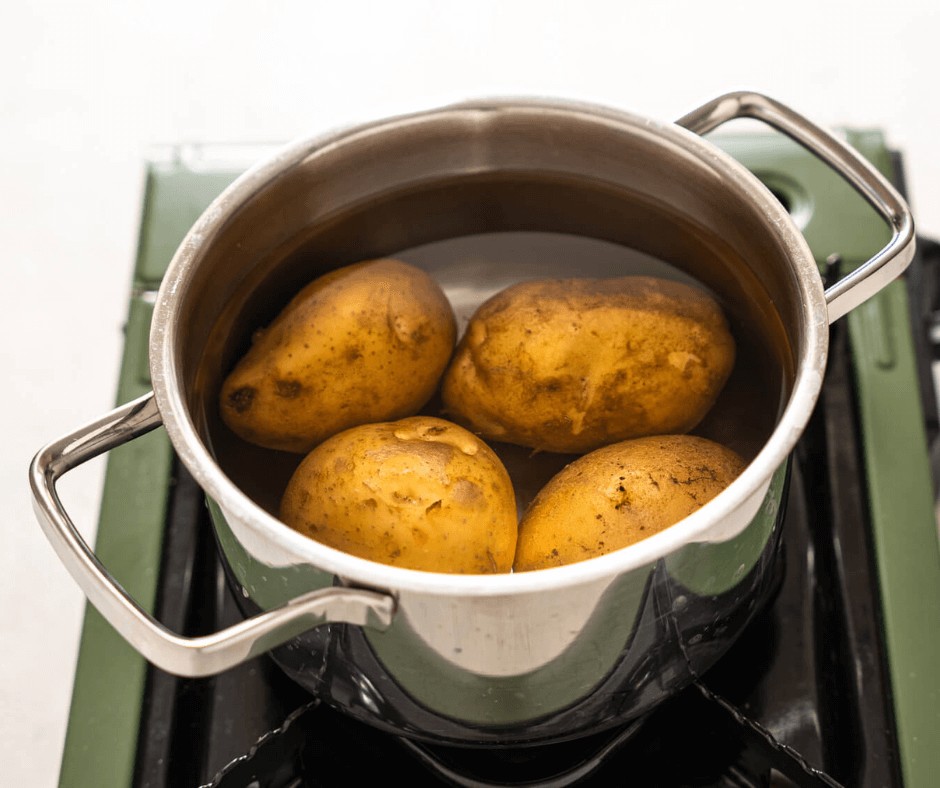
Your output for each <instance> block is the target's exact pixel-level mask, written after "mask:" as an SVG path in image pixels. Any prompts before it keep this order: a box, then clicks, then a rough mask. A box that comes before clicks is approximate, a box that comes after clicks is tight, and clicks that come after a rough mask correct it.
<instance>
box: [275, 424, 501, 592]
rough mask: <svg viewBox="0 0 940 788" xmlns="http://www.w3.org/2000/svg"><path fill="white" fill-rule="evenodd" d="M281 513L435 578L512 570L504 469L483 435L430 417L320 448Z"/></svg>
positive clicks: (352, 547)
mask: <svg viewBox="0 0 940 788" xmlns="http://www.w3.org/2000/svg"><path fill="white" fill-rule="evenodd" d="M280 515H281V519H282V520H283V521H284V522H285V523H287V525H289V526H290V527H291V528H293V529H295V530H297V531H299V532H300V533H302V534H305V535H306V536H309V537H310V538H312V539H316V540H317V541H319V542H322V543H323V544H326V545H329V546H330V547H335V548H336V549H338V550H343V551H345V552H347V553H352V554H353V555H356V556H359V557H360V558H367V559H369V560H372V561H379V562H381V563H385V564H391V565H392V566H400V567H405V568H408V569H421V570H424V571H428V572H453V573H462V574H490V573H494V572H508V571H509V570H510V568H511V567H512V560H513V555H514V553H515V548H516V534H517V514H516V502H515V496H514V495H513V489H512V483H511V482H510V480H509V475H508V474H507V473H506V469H505V468H504V467H503V465H502V463H501V462H500V461H499V459H498V458H497V457H496V455H495V454H494V453H493V451H492V450H491V449H490V448H489V447H488V446H487V445H486V444H485V443H483V441H481V440H480V439H479V438H477V437H476V436H475V435H473V434H472V433H470V432H467V430H465V429H463V428H462V427H459V426H457V425H456V424H452V423H451V422H449V421H445V420H443V419H437V418H433V417H430V416H414V417H411V418H407V419H402V420H400V421H396V422H390V423H383V424H366V425H362V426H359V427H353V428H352V429H349V430H346V431H345V432H341V433H340V434H338V435H335V436H334V437H332V438H330V439H329V440H327V441H325V442H324V443H322V444H320V445H319V446H318V447H317V448H316V449H314V450H313V451H312V452H311V453H310V454H309V455H307V457H306V458H305V459H304V460H303V462H302V463H301V464H300V466H299V467H298V468H297V470H296V472H295V473H294V475H293V477H292V478H291V480H290V482H289V483H288V485H287V489H286V491H285V493H284V498H283V500H282V502H281V512H280Z"/></svg>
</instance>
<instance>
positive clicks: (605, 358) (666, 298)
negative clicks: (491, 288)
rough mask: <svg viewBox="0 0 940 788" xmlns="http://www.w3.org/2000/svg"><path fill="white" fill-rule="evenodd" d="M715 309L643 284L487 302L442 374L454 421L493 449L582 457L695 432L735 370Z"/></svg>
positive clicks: (598, 285)
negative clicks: (612, 446)
mask: <svg viewBox="0 0 940 788" xmlns="http://www.w3.org/2000/svg"><path fill="white" fill-rule="evenodd" d="M734 356H735V345H734V339H733V338H732V336H731V333H730V331H729V329H728V324H727V321H726V320H725V316H724V314H723V313H722V311H721V308H720V307H719V305H718V304H717V302H716V301H715V300H714V299H713V298H712V297H711V296H709V295H708V294H707V293H705V292H704V291H702V290H699V289H698V288H695V287H691V286H689V285H686V284H682V283H679V282H673V281H669V280H664V279H656V278H652V277H645V276H629V277H620V278H616V279H567V280H539V281H527V282H522V283H520V284H517V285H514V286H512V287H509V288H507V289H505V290H503V291H501V292H499V293H497V294H496V295H495V296H493V297H492V298H491V299H489V300H488V301H486V302H485V303H484V304H483V305H481V306H480V308H479V309H478V310H477V311H476V313H475V314H474V315H473V317H472V318H471V320H470V324H469V326H468V328H467V332H466V334H465V335H464V337H463V339H462V340H461V341H460V344H459V346H458V348H457V352H456V353H455V355H454V358H453V360H452V361H451V364H450V366H449V367H448V369H447V372H446V373H445V376H444V383H443V398H444V406H445V413H446V414H447V416H448V417H449V418H453V419H454V420H455V421H457V422H458V423H460V424H463V425H464V426H466V427H468V428H469V429H471V430H473V431H474V432H477V433H479V434H481V435H483V436H484V437H486V438H490V439H492V440H497V441H504V442H507V443H514V444H518V445H521V446H529V447H531V448H534V449H540V450H544V451H553V452H571V453H581V452H586V451H591V450H592V449H595V448H598V447H599V446H603V445H606V444H608V443H614V442H616V441H620V440H624V439H627V438H634V437H639V436H642V435H659V434H666V433H682V432H687V431H688V430H691V429H692V428H693V427H694V426H695V425H696V424H698V422H699V421H700V420H701V419H702V417H703V416H704V415H705V414H706V413H707V412H708V410H709V409H710V408H711V406H712V405H713V404H714V402H715V399H716V398H717V396H718V393H719V392H720V391H721V388H722V386H724V384H725V381H726V380H727V378H728V376H729V374H730V372H731V368H732V366H733V365H734Z"/></svg>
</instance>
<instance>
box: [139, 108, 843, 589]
mask: <svg viewBox="0 0 940 788" xmlns="http://www.w3.org/2000/svg"><path fill="white" fill-rule="evenodd" d="M528 110H534V111H543V112H544V111H547V112H553V113H563V114H568V115H576V116H582V117H583V118H584V119H585V120H586V121H592V122H604V123H607V124H611V125H614V126H621V127H623V128H624V130H627V131H629V130H630V129H635V128H645V129H647V130H652V131H654V132H656V133H657V134H658V135H661V136H662V137H663V138H664V139H665V140H667V141H669V142H671V143H673V144H675V145H677V146H679V147H680V148H682V149H683V150H684V151H685V152H686V153H688V154H691V155H693V156H695V157H697V158H698V159H700V160H702V161H705V162H707V163H708V164H709V165H710V166H711V167H712V168H713V169H715V170H717V171H718V173H719V175H720V176H721V177H722V178H723V179H724V180H725V181H726V182H728V183H729V185H730V187H731V188H734V189H737V190H740V191H741V192H743V193H744V194H745V195H746V197H747V198H748V199H749V201H750V202H751V204H752V205H753V207H754V209H755V210H756V211H759V212H761V213H763V214H764V215H766V216H768V217H769V218H770V219H771V222H770V224H771V225H772V227H773V232H775V233H776V234H777V236H778V240H779V241H780V242H781V243H782V246H783V248H785V249H786V250H787V254H788V256H789V259H790V262H791V265H792V266H793V269H794V273H795V274H796V277H795V279H796V281H797V283H798V288H799V294H800V304H801V309H802V312H803V318H804V319H803V329H804V332H805V342H804V345H803V350H802V352H801V353H800V355H799V357H798V358H796V359H795V365H794V368H795V379H794V385H793V389H792V392H791V394H790V397H789V400H788V402H787V404H786V406H785V408H784V410H783V413H782V414H781V417H780V419H779V421H778V423H777V425H776V427H775V428H774V430H773V432H772V434H771V436H770V438H769V439H768V440H767V442H766V443H765V444H764V446H763V448H762V449H761V450H760V451H759V452H758V454H757V456H756V457H755V458H754V459H753V460H752V461H751V462H750V463H749V464H748V466H747V467H746V468H745V470H744V471H743V472H742V473H741V475H740V476H739V477H738V478H737V479H735V481H734V482H732V483H731V484H730V485H729V486H728V487H727V488H725V490H723V491H722V492H721V493H720V494H719V495H717V496H716V497H715V498H713V499H712V500H711V501H709V502H708V503H707V504H706V505H705V506H703V507H702V508H701V509H699V510H697V511H696V512H693V513H692V514H691V515H689V516H688V517H686V518H685V519H684V520H682V521H680V522H679V523H676V524H675V525H673V526H671V527H669V528H667V529H665V530H663V531H661V532H659V533H658V534H655V535H653V536H650V537H647V538H646V539H644V540H642V541H640V542H637V543H635V544H633V545H630V546H628V547H625V548H621V549H620V550H616V551H614V552H611V553H609V554H607V555H603V556H598V557H596V558H591V559H588V560H586V561H581V562H578V563H574V564H568V565H565V566H560V567H552V568H549V569H540V570H535V571H529V572H521V573H510V574H502V575H456V574H446V573H437V572H425V571H419V570H414V569H403V568H400V567H394V566H389V565H386V564H381V563H377V562H374V561H369V560H367V559H364V558H359V557H356V556H353V555H350V554H348V553H344V552H342V551H340V550H336V549H334V548H331V547H328V546H326V545H324V544H321V543H319V542H316V541H314V540H312V539H309V538H307V537H305V536H303V535H301V534H299V533H297V532H295V531H293V530H292V529H290V528H289V527H288V526H286V525H284V524H283V523H281V522H280V520H278V519H277V518H276V517H274V516H273V515H271V514H269V513H268V512H266V511H265V510H264V509H262V508H261V507H260V506H259V505H258V504H256V503H255V502H254V501H253V500H252V499H250V498H249V497H248V496H247V495H246V494H245V493H243V492H242V491H241V490H240V489H239V488H238V487H237V486H236V485H235V484H234V483H233V482H232V481H231V480H230V479H229V478H228V477H227V476H226V475H225V474H224V473H223V471H222V469H221V468H220V467H219V465H218V464H217V462H216V461H215V459H214V458H213V456H212V454H211V453H210V451H209V450H208V448H207V447H206V446H205V445H204V443H203V441H202V440H201V438H200V437H199V435H198V433H197V431H196V428H195V425H194V423H193V421H192V419H191V418H190V415H189V412H188V409H187V407H186V405H185V403H184V402H183V397H182V392H181V390H180V387H179V386H177V385H175V383H174V381H175V380H176V379H177V377H178V365H177V360H176V355H175V353H174V346H175V345H176V341H177V339H176V327H177V326H178V325H179V319H178V310H179V303H180V300H181V299H180V293H182V292H185V289H186V287H187V286H188V283H189V280H190V277H191V275H192V271H193V270H194V267H195V266H196V265H197V263H198V257H199V254H200V250H201V249H202V248H203V247H204V245H206V244H209V243H212V240H213V238H214V237H215V236H216V235H217V234H218V232H219V230H220V229H221V228H222V227H223V225H224V224H225V223H226V222H227V221H228V220H229V219H230V218H231V217H232V216H233V214H234V213H235V212H236V211H237V210H238V209H239V208H240V207H241V206H242V204H243V203H244V202H245V201H247V200H248V199H250V198H251V197H252V196H253V195H254V194H256V193H257V192H259V191H261V190H262V189H263V188H265V187H266V186H267V185H268V184H269V183H270V182H271V181H273V180H274V179H276V178H277V177H278V176H279V174H281V173H282V172H284V171H286V170H288V169H290V168H291V167H293V166H295V165H298V164H299V163H301V162H302V161H303V160H305V159H306V158H307V157H308V156H310V155H312V154H313V153H315V152H317V151H320V150H322V149H324V148H326V147H328V146H331V145H335V144H339V143H341V142H342V141H343V140H346V139H350V138H353V137H359V136H362V135H371V134H374V133H380V132H381V131H382V130H383V129H386V128H389V127H392V126H395V125H398V124H403V123H408V122H411V121H413V120H416V119H420V118H424V117H430V116H433V115H441V114H448V113H454V112H501V111H528ZM828 327H829V319H828V312H827V305H826V300H825V296H824V292H823V284H822V279H821V277H820V276H819V271H818V269H817V267H816V263H815V260H814V258H813V254H812V252H811V251H810V249H809V246H808V244H807V243H806V240H805V239H804V237H803V235H802V234H801V233H800V231H799V230H798V229H797V227H796V225H795V224H794V222H793V221H792V218H791V216H790V214H789V213H788V212H787V211H786V209H785V208H784V207H783V206H782V205H781V204H780V202H779V201H778V200H777V199H776V198H775V197H774V196H773V195H772V194H771V193H770V191H769V190H768V189H767V188H766V187H765V186H764V185H763V184H762V183H761V182H760V180H758V178H757V177H756V176H754V175H753V174H752V173H751V172H750V171H749V170H747V169H746V168H745V167H744V166H743V165H742V164H740V163H739V162H738V161H736V160H735V159H734V158H732V157H731V156H730V155H728V154H726V153H725V152H724V151H722V150H721V149H719V148H718V147H717V146H715V145H713V144H711V143H709V142H707V141H706V140H705V139H703V138H702V137H700V136H699V135H697V134H694V133H693V132H690V131H688V130H686V129H684V128H682V127H681V126H678V125H676V124H673V123H664V122H660V121H655V120H651V119H648V118H645V117H642V116H638V115H634V114H632V113H628V112H624V111H620V110H614V109H611V108H609V107H605V106H600V105H595V104H592V103H585V102H580V101H570V100H563V99H544V98H496V99H484V100H473V101H466V102H461V103H459V104H450V105H447V106H443V107H436V108H431V109H426V110H420V111H417V112H411V113H408V114H404V115H398V116H395V117H391V118H387V119H381V120H377V121H372V122H369V123H365V124H359V125H355V126H352V127H348V128H344V129H340V130H334V131H330V132H326V133H323V134H319V135H316V136H313V137H305V138H301V139H299V140H296V141H294V142H293V143H290V144H289V145H287V146H285V147H284V148H282V149H280V150H279V151H277V152H276V153H275V154H274V155H272V156H271V157H269V158H268V159H266V160H264V161H261V162H259V163H258V164H256V165H255V166H253V167H252V168H250V169H249V170H248V171H246V172H245V173H244V174H243V175H241V176H240V177H239V178H238V179H236V180H235V181H234V182H233V183H232V184H231V185H230V186H229V187H228V188H227V189H226V190H225V191H224V192H222V194H221V195H219V197H217V198H216V199H215V200H214V201H213V202H212V204H211V205H210V206H209V207H208V208H207V209H206V211H205V212H204V213H203V214H202V216H201V217H200V218H199V220H198V221H197V222H196V223H195V224H194V225H193V227H192V228H191V229H190V231H189V232H188V233H187V235H186V237H185V238H184V239H183V241H182V243H181V245H180V247H179V248H178V250H177V252H176V254H175V255H174V257H173V259H172V261H171V262H170V265H169V267H168V269H167V272H166V275H165V277H164V279H163V282H162V284H161V286H160V289H159V292H158V294H157V299H156V303H155V306H154V316H153V322H152V326H151V334H150V367H151V380H152V384H153V389H154V395H155V397H156V402H157V407H158V409H159V411H160V414H161V416H162V418H163V422H164V426H165V428H166V431H167V433H168V435H169V438H170V441H171V443H172V445H173V447H174V449H175V450H176V452H177V454H178V456H179V458H180V460H181V461H182V462H183V464H184V465H185V466H186V468H187V469H188V470H189V472H190V473H191V474H192V475H193V477H194V478H195V480H196V481H197V483H198V484H199V486H200V487H201V488H202V489H203V490H204V492H205V493H206V494H207V495H208V496H210V497H211V498H212V499H213V500H215V501H216V502H217V503H218V504H219V505H220V507H221V508H222V510H223V511H224V513H225V515H226V517H227V518H232V517H235V518H237V519H238V521H239V522H240V523H242V524H244V525H246V526H247V527H249V528H250V529H251V530H253V531H255V532H257V534H259V535H260V536H262V537H263V538H265V539H268V540H271V541H272V542H273V543H274V544H275V545H276V546H278V547H280V548H281V549H282V550H283V551H284V552H285V553H286V554H288V555H290V556H291V557H292V559H293V563H295V564H309V565H312V566H315V567H317V568H318V569H321V570H326V571H329V572H332V573H334V574H335V575H338V576H339V577H342V578H343V579H345V580H346V581H348V582H350V583H353V584H360V585H364V586H368V587H373V588H383V589H390V590H393V591H396V592H397V591H407V592H416V593H430V594H437V595H450V596H460V595H467V594H470V595H474V596H504V595H517V594H529V593H539V592H543V591H546V590H551V589H558V588H562V587H572V586H576V585H581V584H585V583H591V582H597V581H603V580H606V579H610V578H613V577H615V576H617V575H619V574H621V573H624V572H629V571H631V570H634V569H637V568H639V567H642V566H645V565H648V564H651V563H653V562H654V561H656V560H657V559H660V558H663V557H664V556H667V555H670V554H672V553H674V552H676V551H677V550H679V549H680V548H682V547H685V546H686V545H689V544H691V543H696V542H712V541H724V539H723V538H721V534H720V531H721V528H720V526H721V523H722V521H723V520H724V519H725V518H727V517H729V516H730V515H731V514H732V513H733V512H735V510H737V509H738V508H739V507H741V506H743V505H744V504H745V503H746V502H747V501H748V500H749V499H752V498H753V496H755V494H756V493H760V494H761V495H763V492H764V491H765V490H766V486H767V485H768V484H769V482H770V479H771V477H772V476H773V474H774V473H775V472H776V470H777V469H778V468H779V467H780V466H781V465H783V464H784V463H785V462H786V461H787V459H788V457H789V455H790V453H791V451H792V450H793V448H794V447H795V445H796V443H797V441H798V440H799V438H800V436H801V435H802V433H803V431H804V429H805V427H806V424H807V422H808V420H809V417H810V415H811V413H812V411H813V409H814V407H815V404H816V400H817V399H818V396H819V392H820V390H821V387H822V381H823V377H824V373H825V368H826V358H827V353H828V342H829V334H828ZM714 532H718V533H717V534H716V533H714ZM725 538H727V537H725Z"/></svg>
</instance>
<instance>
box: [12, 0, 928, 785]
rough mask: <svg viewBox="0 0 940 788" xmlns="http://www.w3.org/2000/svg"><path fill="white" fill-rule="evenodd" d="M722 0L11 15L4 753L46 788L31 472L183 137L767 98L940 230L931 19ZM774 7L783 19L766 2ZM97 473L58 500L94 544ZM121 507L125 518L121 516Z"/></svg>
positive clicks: (59, 687)
mask: <svg viewBox="0 0 940 788" xmlns="http://www.w3.org/2000/svg"><path fill="white" fill-rule="evenodd" d="M763 8H764V7H763V6H761V4H749V3H731V2H713V3H707V4H703V3H691V2H688V3H687V2H678V3H670V4H652V3H651V4H648V5H647V6H646V7H642V8H640V7H634V6H633V4H627V3H615V2H584V3H580V4H577V5H575V4H565V3H555V2H540V3H536V2H515V3H507V2H502V3H495V2H476V3H473V4H443V3H432V2H423V3H420V2H399V3H396V4H393V5H392V4H389V5H381V6H380V5H379V4H377V3H376V4H366V3H359V4H355V3H351V4H327V3H300V2H281V3H272V4H266V5H264V6H262V5H257V4H250V3H222V2H218V1H215V2H207V3H201V4H191V3H185V4H184V3H182V2H179V0H172V2H165V3H162V4H160V6H159V8H157V7H155V6H148V7H147V8H146V9H144V10H141V11H140V12H136V13H135V12H134V11H132V10H131V9H130V7H129V6H128V5H126V4H116V3H114V4H112V3H105V2H102V1H101V0H90V1H89V2H86V3H83V4H81V5H72V4H68V3H65V2H37V3H30V4H20V5H18V6H16V7H14V8H7V9H5V11H4V12H3V14H2V16H3V20H2V23H0V30H2V33H0V75H2V76H0V106H2V110H3V111H2V120H0V204H2V210H0V244H2V245H0V248H2V249H3V255H4V264H5V265H4V273H5V276H4V279H5V281H4V285H3V287H0V298H2V308H0V321H2V337H3V345H2V347H3V366H4V368H5V369H6V370H7V371H6V376H5V378H4V385H3V389H2V395H0V396H2V407H0V414H2V415H0V417H2V419H3V424H2V430H3V431H2V434H3V435H4V436H5V437H6V439H7V441H8V445H7V449H6V450H5V451H4V452H3V454H2V473H0V485H2V494H3V497H4V499H5V500H7V501H8V502H9V503H10V505H11V509H10V510H9V514H8V516H7V517H5V518H4V521H3V525H2V528H3V537H4V538H3V549H2V550H0V577H2V581H0V638H2V645H3V654H4V659H3V664H4V670H3V674H2V675H3V678H2V679H0V758H2V761H3V762H4V764H5V766H4V769H3V774H4V782H5V784H8V785H32V786H50V785H55V784H56V781H57V777H58V769H59V759H60V756H61V749H62V743H63V737H64V732H65V724H66V719H67V714H68V707H69V700H70V694H71V683H72V677H73V671H74V666H75V656H76V653H77V644H78V637H79V633H80V626H81V615H82V610H83V604H84V603H83V598H82V595H81V593H80V592H79V591H78V590H77V588H76V586H75V584H74V583H73V581H72V580H71V578H70V577H69V576H68V574H67V573H66V571H65V570H64V569H63V567H62V566H61V564H60V563H59V561H58V559H57V558H56V557H55V555H54V553H53V552H52V550H51V548H50V547H49V545H48V544H47V543H46V541H45V539H44V537H43V536H42V534H41V532H40V530H39V528H38V526H37V524H36V520H35V518H34V516H33V513H32V510H31V504H30V498H29V492H28V485H27V477H26V470H27V466H28V463H29V460H30V458H31V456H32V455H33V454H34V453H35V452H36V450H38V449H39V448H40V446H41V445H43V444H44V443H45V442H47V441H48V440H50V439H52V438H55V437H58V436H59V435H61V434H63V433H65V432H67V431H70V430H72V429H74V428H75V427H77V426H79V425H80V424H82V423H84V422H86V421H89V420H91V419H93V418H96V417H98V416H100V415H102V414H103V413H105V412H106V411H107V410H109V409H110V408H111V407H112V406H113V405H114V397H115V388H116V383H117V372H118V364H119V359H120V350H121V346H122V341H123V337H122V326H123V322H124V320H125V317H126V310H127V296H128V290H129V286H130V277H131V269H132V265H133V260H134V255H135V249H136V244H137V229H138V223H139V219H140V211H141V195H142V187H143V182H144V173H145V162H146V160H147V158H148V156H150V155H151V153H152V151H153V150H155V149H156V148H158V147H160V146H165V145H167V144H175V143H180V142H183V143H185V142H214V143H230V142H231V143H236V142H245V141H250V142H265V143H268V142H280V141H286V140H290V139H292V138H295V137H298V136H301V135H306V134H309V133H312V132H316V131H323V130H327V129H330V128H334V127H336V126H341V125H345V124H348V123H351V122H355V121H360V120H366V119H369V118H376V117H381V116H384V115H389V114H393V113H398V112H401V111H405V110H410V109H415V108H419V107H425V106H433V105H436V104H441V103H446V102H450V101H454V100H459V99H464V98H468V97H475V96H496V95H541V96H559V97H564V98H573V99H579V100H586V101H593V102H598V103H601V104H607V105H610V106H613V107H616V108H620V109H625V110H628V111H631V112H634V113H637V114H640V115H645V116H649V117H652V118H655V119H657V120H671V119H674V118H678V117H680V116H682V115H684V114H685V113H686V112H688V111H689V110H691V109H693V108H694V107H697V106H698V105H700V104H702V103H704V102H705V101H707V100H709V99H710V98H713V97H714V96H716V95H719V94H721V93H724V92H727V91H730V90H739V89H751V90H757V91H760V92H763V93H766V94H768V95H770V96H773V97H774V98H777V99H779V100H781V101H783V102H784V103H787V104H790V105H791V106H792V107H794V108H795V109H797V110H799V111H800V112H802V113H803V114H805V115H806V116H807V117H809V118H811V119H813V120H814V121H816V122H817V123H820V124H822V125H825V126H838V125H847V126H853V127H858V128H866V127H874V128H880V129H883V130H884V131H885V133H886V134H887V136H888V139H889V141H890V142H891V143H892V144H893V145H894V147H896V148H897V149H899V150H900V151H902V153H903V154H904V161H905V164H906V170H907V179H908V184H909V187H910V198H911V203H912V207H913V210H914V216H915V220H916V222H917V225H918V228H919V230H920V231H921V232H922V233H925V234H928V235H933V236H937V235H940V148H938V146H937V144H936V139H937V132H938V129H940V94H938V91H937V87H936V76H937V74H938V73H940V72H938V68H937V64H936V62H935V58H934V56H933V55H932V49H933V47H934V45H935V43H936V38H937V33H938V32H940V9H938V6H937V5H936V3H934V2H931V1H930V0H918V2H914V1H913V0H901V2H898V3H895V4H893V5H892V6H891V7H890V9H889V7H888V6H887V5H885V6H877V5H873V4H858V3H855V4H845V3H832V4H821V3H818V2H812V3H811V2H808V1H807V0H799V2H791V3H788V4H786V5H782V6H781V5H779V4H775V5H773V6H766V8H767V9H768V10H763ZM771 9H772V10H771ZM103 469H104V463H103V461H100V460H96V461H94V462H93V463H91V464H89V465H88V466H87V467H84V468H82V469H81V470H79V471H76V472H75V473H74V474H73V476H72V477H69V478H67V479H66V480H65V481H64V483H63V485H62V488H63V492H62V494H63V499H64V500H65V502H66V504H67V507H68V509H69V511H70V512H71V514H72V515H73V518H74V520H75V521H76V522H77V523H78V525H79V526H80V527H81V528H82V530H83V532H84V533H85V534H86V536H87V537H88V538H89V539H91V538H92V537H93V534H94V524H95V521H96V517H97V510H98V505H99V500H100V493H101V482H102V474H103ZM132 516H133V511H128V517H132Z"/></svg>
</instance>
